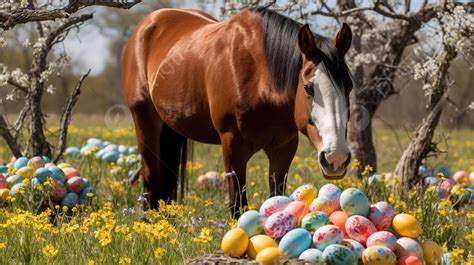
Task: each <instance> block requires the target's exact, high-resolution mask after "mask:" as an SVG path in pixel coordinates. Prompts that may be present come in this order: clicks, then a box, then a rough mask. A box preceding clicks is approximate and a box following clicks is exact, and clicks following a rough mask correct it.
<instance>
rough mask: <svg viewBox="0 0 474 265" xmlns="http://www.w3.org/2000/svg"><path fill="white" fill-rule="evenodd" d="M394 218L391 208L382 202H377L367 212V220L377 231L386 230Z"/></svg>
mask: <svg viewBox="0 0 474 265" xmlns="http://www.w3.org/2000/svg"><path fill="white" fill-rule="evenodd" d="M394 216H395V212H394V211H393V207H392V206H391V205H390V204H388V203H387V202H384V201H381V202H377V203H376V204H374V205H372V206H371V207H370V210H369V219H370V221H371V222H372V223H373V224H374V225H375V228H377V230H379V231H382V230H387V229H388V228H389V227H390V225H391V224H392V219H393V217H394Z"/></svg>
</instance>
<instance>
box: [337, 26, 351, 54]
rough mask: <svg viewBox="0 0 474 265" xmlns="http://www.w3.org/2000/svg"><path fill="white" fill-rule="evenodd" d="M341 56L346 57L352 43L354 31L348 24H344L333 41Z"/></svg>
mask: <svg viewBox="0 0 474 265" xmlns="http://www.w3.org/2000/svg"><path fill="white" fill-rule="evenodd" d="M333 43H334V46H335V47H336V49H337V51H338V53H339V55H341V56H344V55H346V53H347V51H348V50H349V48H350V47H351V43H352V30H351V28H350V27H349V25H347V23H342V27H341V29H340V30H339V32H338V33H337V35H336V37H335V38H334V40H333Z"/></svg>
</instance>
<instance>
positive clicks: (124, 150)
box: [118, 145, 128, 155]
mask: <svg viewBox="0 0 474 265" xmlns="http://www.w3.org/2000/svg"><path fill="white" fill-rule="evenodd" d="M118 151H119V153H121V154H123V155H128V147H127V146H125V145H119V147H118Z"/></svg>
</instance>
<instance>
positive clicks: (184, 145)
mask: <svg viewBox="0 0 474 265" xmlns="http://www.w3.org/2000/svg"><path fill="white" fill-rule="evenodd" d="M192 149H193V148H192V141H191V140H189V139H188V138H186V137H184V136H182V135H181V134H179V133H177V132H175V131H174V130H173V129H171V128H170V127H169V126H168V125H167V124H165V123H164V124H163V127H162V129H161V137H160V154H161V155H160V157H161V159H160V167H161V169H162V170H163V176H164V177H173V178H174V179H175V181H176V182H178V180H179V191H180V192H179V197H178V196H177V191H178V185H175V186H174V191H173V194H174V196H173V198H178V202H181V203H182V202H184V198H185V194H186V192H187V186H188V185H187V178H186V163H187V161H188V159H191V158H192V153H193V150H192ZM176 184H178V183H176Z"/></svg>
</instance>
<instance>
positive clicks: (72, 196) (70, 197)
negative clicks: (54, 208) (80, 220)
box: [61, 192, 79, 209]
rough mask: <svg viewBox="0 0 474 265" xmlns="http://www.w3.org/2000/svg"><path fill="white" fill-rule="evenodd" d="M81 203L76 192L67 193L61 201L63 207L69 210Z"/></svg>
mask: <svg viewBox="0 0 474 265" xmlns="http://www.w3.org/2000/svg"><path fill="white" fill-rule="evenodd" d="M78 203H79V197H78V196H77V194H76V193H74V192H69V193H67V194H66V195H65V196H64V198H63V199H62V200H61V206H63V207H64V206H67V207H68V208H69V209H71V208H72V207H74V206H76V205H77V204H78Z"/></svg>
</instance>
